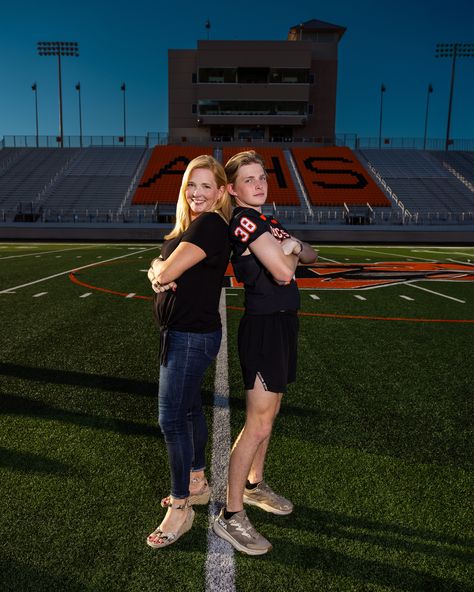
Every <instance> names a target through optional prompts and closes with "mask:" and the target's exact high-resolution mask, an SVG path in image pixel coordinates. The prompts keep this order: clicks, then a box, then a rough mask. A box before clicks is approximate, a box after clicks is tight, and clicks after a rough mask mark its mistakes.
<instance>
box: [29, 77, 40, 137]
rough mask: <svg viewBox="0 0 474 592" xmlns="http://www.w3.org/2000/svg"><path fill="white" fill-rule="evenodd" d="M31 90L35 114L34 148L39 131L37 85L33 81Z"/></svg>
mask: <svg viewBox="0 0 474 592" xmlns="http://www.w3.org/2000/svg"><path fill="white" fill-rule="evenodd" d="M31 90H32V91H33V92H34V93H35V115H36V148H38V146H39V131H38V85H37V84H36V82H33V84H32V85H31Z"/></svg>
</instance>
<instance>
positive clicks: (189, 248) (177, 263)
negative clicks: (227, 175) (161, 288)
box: [151, 241, 206, 285]
mask: <svg viewBox="0 0 474 592" xmlns="http://www.w3.org/2000/svg"><path fill="white" fill-rule="evenodd" d="M205 258H206V252H205V251H204V250H203V249H201V247H198V246H197V245H194V244H193V243H187V242H185V241H182V242H181V243H180V244H179V245H178V246H177V247H176V249H175V250H174V251H173V252H172V253H171V255H170V256H169V257H168V259H166V260H165V261H163V260H162V259H154V260H153V261H152V264H151V269H152V270H153V274H154V278H155V280H156V281H157V282H158V283H160V284H161V285H166V284H169V283H170V282H174V280H176V279H178V278H179V277H180V276H181V275H183V273H184V272H185V271H187V270H188V269H190V268H191V267H193V266H194V265H196V264H197V263H199V262H200V261H203V260H204V259H205Z"/></svg>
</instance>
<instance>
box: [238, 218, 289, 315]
mask: <svg viewBox="0 0 474 592" xmlns="http://www.w3.org/2000/svg"><path fill="white" fill-rule="evenodd" d="M264 232H270V233H271V234H272V235H273V236H274V237H275V238H276V239H277V240H278V241H279V242H281V241H283V240H284V239H285V238H289V237H290V235H289V234H288V232H287V231H286V230H285V229H284V228H283V226H282V225H281V224H280V223H279V222H278V221H277V220H275V219H274V218H269V217H267V216H265V215H263V214H261V213H260V212H258V211H257V210H255V209H253V208H241V207H238V208H235V209H234V212H233V214H232V219H231V221H230V225H229V235H230V242H231V245H232V259H231V260H232V266H233V268H234V272H235V276H236V278H237V279H238V280H239V282H243V284H244V285H245V310H246V312H247V313H249V314H272V313H274V312H278V311H280V310H297V309H298V308H299V306H300V295H299V292H298V287H297V285H296V282H295V280H294V279H293V280H292V281H291V282H290V283H289V284H288V285H286V286H279V285H278V284H277V283H276V282H275V281H274V279H273V277H272V275H271V274H270V273H269V272H268V271H267V269H266V268H265V267H264V266H263V264H262V263H260V261H259V259H258V258H257V257H256V256H255V255H254V254H253V253H252V252H251V253H250V255H243V253H244V252H245V251H246V250H247V249H248V247H249V245H250V244H251V243H252V242H253V241H254V240H255V239H257V238H258V237H259V236H261V235H262V234H263V233H264Z"/></svg>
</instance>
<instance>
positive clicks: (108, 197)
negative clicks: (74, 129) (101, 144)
mask: <svg viewBox="0 0 474 592" xmlns="http://www.w3.org/2000/svg"><path fill="white" fill-rule="evenodd" d="M143 155H144V148H87V149H86V150H82V151H81V152H80V153H79V154H78V155H77V157H76V158H75V159H74V161H72V162H71V163H70V165H69V166H68V167H67V169H66V170H65V171H64V174H63V175H62V176H61V178H60V179H58V180H57V182H56V183H55V184H54V185H53V186H52V187H51V189H50V191H48V192H47V193H46V194H45V196H44V198H43V200H42V205H43V207H44V208H46V209H49V210H54V211H55V212H61V213H62V215H64V216H67V215H68V214H70V213H71V212H73V211H74V210H76V209H82V210H84V209H86V210H89V211H91V210H97V209H101V210H111V211H112V212H115V211H117V209H118V208H119V207H120V205H121V202H122V200H123V199H124V196H125V194H126V192H127V189H128V187H129V185H130V180H131V178H132V177H133V174H134V172H135V171H136V169H137V167H138V164H139V162H140V160H141V158H142V157H143Z"/></svg>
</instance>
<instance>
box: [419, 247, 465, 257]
mask: <svg viewBox="0 0 474 592" xmlns="http://www.w3.org/2000/svg"><path fill="white" fill-rule="evenodd" d="M442 248H443V249H446V248H448V247H442ZM452 248H454V247H452ZM413 253H436V255H464V256H465V257H474V251H473V252H472V253H460V252H459V251H429V250H428V249H419V250H418V249H417V250H415V251H413Z"/></svg>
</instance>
